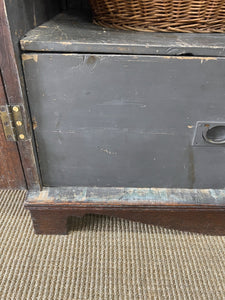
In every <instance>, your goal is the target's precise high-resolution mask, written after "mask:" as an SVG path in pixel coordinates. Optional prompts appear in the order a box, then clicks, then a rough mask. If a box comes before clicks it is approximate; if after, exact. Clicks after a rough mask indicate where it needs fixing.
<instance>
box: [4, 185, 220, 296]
mask: <svg viewBox="0 0 225 300" xmlns="http://www.w3.org/2000/svg"><path fill="white" fill-rule="evenodd" d="M25 196H26V192H25V191H0V213H1V215H0V221H1V223H0V224H1V229H0V285H1V287H0V299H1V300H8V299H13V300H25V299H29V300H32V299H40V300H46V299H51V300H52V299H55V300H64V299H65V300H72V299H74V300H79V299H81V300H88V299H91V300H95V299H96V300H99V299H101V300H106V299H107V300H110V299H113V300H114V299H115V300H117V299H118V300H120V299H121V300H126V299H128V300H131V299H132V300H133V299H134V300H138V299H140V300H148V299H150V300H151V299H160V300H164V299H166V300H167V299H182V300H183V299H185V300H186V299H191V300H193V299H194V300H196V299H204V300H206V299H209V300H213V299H218V300H222V299H225V237H221V236H220V237H217V236H206V235H200V234H190V233H185V232H179V231H175V230H167V229H163V228H160V227H155V226H149V225H144V224H139V223H135V222H129V221H125V220H120V219H116V218H110V217H101V216H86V217H84V218H81V219H76V218H73V219H71V231H70V232H69V235H68V236H41V235H40V236H38V235H34V233H33V228H32V223H31V218H30V216H29V213H28V211H26V210H24V208H23V201H24V198H25Z"/></svg>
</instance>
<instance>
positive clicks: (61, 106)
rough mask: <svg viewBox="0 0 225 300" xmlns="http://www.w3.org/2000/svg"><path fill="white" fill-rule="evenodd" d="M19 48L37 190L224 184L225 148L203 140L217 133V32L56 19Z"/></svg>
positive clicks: (220, 75)
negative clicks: (118, 27)
mask: <svg viewBox="0 0 225 300" xmlns="http://www.w3.org/2000/svg"><path fill="white" fill-rule="evenodd" d="M21 46H22V49H23V50H24V52H26V53H24V54H23V56H22V58H23V66H24V73H25V81H26V87H27V93H28V101H29V106H30V110H31V116H32V119H33V124H34V133H35V140H36V144H37V151H38V159H39V165H40V171H41V176H42V180H43V185H45V186H100V187H102V186H103V187H110V186H111V187H162V188H213V189H216V188H224V187H225V179H224V169H225V145H224V144H223V141H222V142H221V141H220V142H221V143H216V144H214V143H210V142H209V141H207V140H206V139H205V137H204V134H205V133H206V129H210V128H211V127H213V126H214V127H215V126H216V127H219V126H220V129H221V131H220V132H219V135H223V128H224V127H223V125H224V122H225V105H224V102H225V59H224V53H225V52H224V51H225V38H224V36H223V35H206V34H205V35H195V34H193V35H187V34H181V35H180V34H157V33H155V34H150V33H147V34H145V33H133V32H128V33H126V32H120V31H115V30H109V29H107V30H106V29H102V28H100V27H98V26H95V25H91V24H89V23H88V22H86V20H84V19H83V18H82V17H81V18H75V17H74V16H71V15H65V14H62V15H60V16H58V17H56V18H55V19H53V20H51V21H49V22H47V23H45V24H43V25H41V26H39V27H37V28H36V29H34V30H32V31H31V32H30V33H28V35H27V36H26V37H25V38H24V39H23V40H22V41H21ZM210 126H211V127H210ZM221 132H222V133H221ZM216 138H217V136H216V137H215V140H216ZM219 138H221V139H223V136H222V137H221V136H219Z"/></svg>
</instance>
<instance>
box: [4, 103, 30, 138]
mask: <svg viewBox="0 0 225 300" xmlns="http://www.w3.org/2000/svg"><path fill="white" fill-rule="evenodd" d="M23 112H24V109H23V106H22V105H2V106H0V119H1V121H2V125H3V129H4V133H5V137H6V140H7V141H12V142H13V141H14V142H17V141H26V140H27V139H28V134H27V130H26V127H27V124H25V121H24V118H23Z"/></svg>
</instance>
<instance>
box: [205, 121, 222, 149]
mask: <svg viewBox="0 0 225 300" xmlns="http://www.w3.org/2000/svg"><path fill="white" fill-rule="evenodd" d="M203 137H204V139H205V141H206V142H208V143H210V144H215V145H221V144H225V126H221V125H219V126H214V127H211V128H209V129H207V130H205V131H204V132H203Z"/></svg>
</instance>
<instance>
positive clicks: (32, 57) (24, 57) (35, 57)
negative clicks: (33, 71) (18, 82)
mask: <svg viewBox="0 0 225 300" xmlns="http://www.w3.org/2000/svg"><path fill="white" fill-rule="evenodd" d="M22 60H23V62H25V61H27V60H33V61H34V62H36V63H37V62H38V55H37V54H23V55H22Z"/></svg>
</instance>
